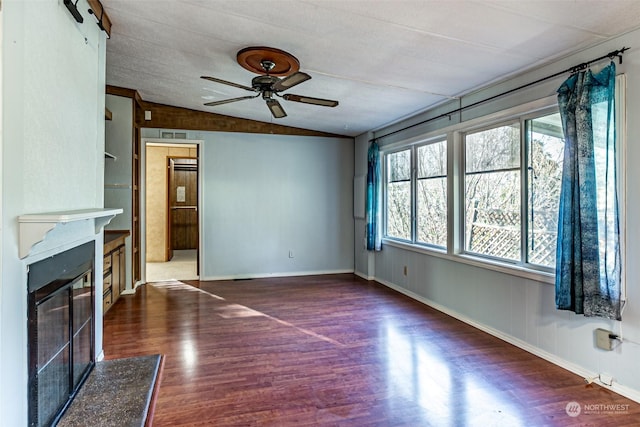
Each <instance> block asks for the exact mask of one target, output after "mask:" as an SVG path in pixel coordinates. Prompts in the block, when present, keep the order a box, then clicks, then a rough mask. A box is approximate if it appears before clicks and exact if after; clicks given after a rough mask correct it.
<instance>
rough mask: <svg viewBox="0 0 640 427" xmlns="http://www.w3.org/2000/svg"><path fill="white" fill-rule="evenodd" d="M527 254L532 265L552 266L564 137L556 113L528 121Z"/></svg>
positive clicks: (553, 265)
mask: <svg viewBox="0 0 640 427" xmlns="http://www.w3.org/2000/svg"><path fill="white" fill-rule="evenodd" d="M528 129H529V134H528V138H527V143H528V146H529V147H528V149H529V167H528V170H529V176H528V180H529V201H528V214H527V216H528V230H529V231H528V234H529V235H528V244H527V248H528V256H527V261H528V262H529V263H532V264H538V265H543V266H546V267H555V264H556V242H557V233H558V205H559V201H560V188H561V186H562V164H563V158H564V139H563V135H562V122H561V119H560V114H559V113H556V114H551V115H548V116H544V117H539V118H537V119H534V120H531V121H529V123H528Z"/></svg>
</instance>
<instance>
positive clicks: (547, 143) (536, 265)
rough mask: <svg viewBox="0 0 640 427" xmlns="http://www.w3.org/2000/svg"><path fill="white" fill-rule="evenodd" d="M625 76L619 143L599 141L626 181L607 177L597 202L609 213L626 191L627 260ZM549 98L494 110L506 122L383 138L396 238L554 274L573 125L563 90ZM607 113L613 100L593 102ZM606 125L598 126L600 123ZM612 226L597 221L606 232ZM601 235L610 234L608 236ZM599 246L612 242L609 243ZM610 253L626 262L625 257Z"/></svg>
mask: <svg viewBox="0 0 640 427" xmlns="http://www.w3.org/2000/svg"><path fill="white" fill-rule="evenodd" d="M616 79H617V81H616V108H615V114H616V123H617V126H618V127H617V128H616V136H617V140H618V148H617V150H613V149H611V148H610V147H607V146H605V145H598V144H596V146H595V151H596V153H595V159H596V164H595V168H596V171H595V172H596V176H597V177H599V178H598V182H599V183H603V182H605V180H602V179H600V178H602V176H603V174H604V172H603V171H604V170H605V165H606V164H609V165H610V166H611V164H612V163H615V168H616V169H617V170H616V172H615V173H616V174H617V177H618V178H617V179H618V182H617V185H618V188H617V189H614V188H607V187H606V185H604V184H602V185H600V186H599V188H598V189H597V202H598V210H599V216H604V211H605V209H604V208H605V206H606V204H610V203H613V202H614V201H615V200H616V197H617V198H618V208H619V218H620V220H619V221H620V225H619V227H620V246H621V248H622V250H621V251H622V253H621V257H622V265H624V256H625V252H624V246H625V241H624V238H625V210H624V205H625V204H624V202H623V201H621V200H620V197H624V195H625V193H626V191H625V185H626V183H625V168H626V166H625V164H624V160H625V156H624V155H623V154H621V153H623V152H624V150H625V136H626V132H625V129H626V125H625V122H624V120H625V112H624V105H625V100H624V94H625V86H626V85H625V80H624V76H618V77H617V78H616ZM545 101H548V102H549V103H548V104H547V106H546V107H543V109H540V107H541V106H542V105H541V103H539V102H537V101H536V102H534V103H531V104H528V105H523V106H519V107H514V108H513V109H511V110H509V111H506V112H505V114H503V115H501V118H498V116H493V117H494V118H496V120H499V122H495V121H494V122H492V123H484V124H483V123H482V119H481V118H479V119H473V121H472V122H468V123H471V124H467V123H462V124H458V125H453V126H451V127H450V128H449V129H450V130H449V133H448V134H447V137H446V138H447V139H445V137H444V136H436V137H434V138H431V140H429V141H428V142H425V140H423V141H422V142H418V143H408V144H407V145H405V146H401V145H394V146H393V148H392V149H385V147H384V146H383V147H382V150H381V153H382V155H383V156H384V167H385V171H384V174H383V176H385V177H386V179H385V186H384V188H383V193H384V230H385V232H384V238H385V239H386V240H387V242H388V243H391V244H396V245H400V246H407V245H411V247H412V248H414V249H415V248H417V249H418V250H421V249H434V248H435V249H441V250H440V251H438V252H439V253H434V255H436V256H442V257H446V258H449V259H455V260H457V261H460V262H465V263H470V264H473V265H479V264H481V263H484V264H485V265H486V266H487V267H488V268H491V269H497V270H500V271H514V272H515V274H517V275H522V276H525V277H535V278H540V279H541V280H544V281H550V280H551V279H550V277H551V276H550V275H549V274H548V273H553V272H554V271H555V268H556V247H557V234H558V216H559V201H560V190H561V187H562V169H563V164H564V134H563V130H562V120H561V118H560V113H559V112H558V108H557V107H554V106H552V104H554V103H555V102H556V99H555V97H554V98H553V99H552V98H549V99H548V100H545ZM543 102H544V101H543ZM533 109H535V110H533ZM532 111H534V112H532ZM607 113H608V111H607V108H606V105H605V104H602V105H600V104H595V105H594V106H593V109H592V116H593V118H594V119H595V120H596V121H597V118H598V116H599V115H603V114H607ZM464 126H467V128H466V129H465V128H464ZM470 126H474V127H473V128H471V127H470ZM606 131H607V130H606V129H595V132H596V133H603V132H606ZM440 135H442V133H441V134H440ZM427 137H428V138H429V136H427ZM595 140H596V141H603V140H604V138H595ZM451 147H453V148H454V149H453V150H452V149H451ZM450 168H453V169H450ZM610 169H612V168H611V167H610ZM599 221H601V219H599ZM602 221H604V219H602ZM604 230H605V228H604V227H602V228H600V227H599V228H598V232H599V233H604ZM600 240H601V241H602V242H604V241H605V236H604V235H603V236H601V238H600ZM442 249H443V250H444V251H445V252H444V253H443V251H442ZM600 249H601V250H603V251H604V250H609V249H611V248H607V247H606V244H602V245H601V247H600ZM458 255H464V256H458ZM608 261H609V262H617V258H613V257H609V260H608ZM604 268H605V265H601V270H602V269H604ZM533 270H537V271H538V272H539V273H536V272H535V271H533ZM516 271H519V272H516ZM622 274H623V275H624V270H623V271H622ZM622 281H623V283H624V281H625V280H624V277H623V279H622ZM623 298H624V286H623Z"/></svg>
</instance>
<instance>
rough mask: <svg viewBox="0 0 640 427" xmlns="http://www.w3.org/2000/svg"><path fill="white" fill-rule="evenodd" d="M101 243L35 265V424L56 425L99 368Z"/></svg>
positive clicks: (31, 304)
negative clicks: (98, 264)
mask: <svg viewBox="0 0 640 427" xmlns="http://www.w3.org/2000/svg"><path fill="white" fill-rule="evenodd" d="M94 259H95V242H94V241H90V242H88V243H85V244H83V245H80V246H76V247H75V248H73V249H69V250H67V251H65V252H61V253H58V254H56V255H54V256H52V257H49V258H46V259H44V260H42V261H39V262H36V263H33V264H31V265H29V270H28V279H27V286H28V319H27V320H28V355H29V356H28V357H29V359H28V363H29V367H28V378H29V386H28V393H29V425H30V426H49V425H55V423H57V422H58V420H59V418H60V416H61V415H62V413H63V412H64V410H65V409H66V408H67V407H68V405H69V404H70V403H71V400H72V399H73V397H74V396H75V394H76V393H77V391H78V389H79V388H80V386H81V385H82V383H83V382H84V380H85V379H86V377H87V376H88V375H89V372H90V371H91V369H92V368H93V366H94V365H95V349H94V334H95V321H94V319H95V303H94V293H95V280H94V279H95V277H94V271H95V269H94Z"/></svg>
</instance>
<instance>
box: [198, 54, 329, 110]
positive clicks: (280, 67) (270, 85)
mask: <svg viewBox="0 0 640 427" xmlns="http://www.w3.org/2000/svg"><path fill="white" fill-rule="evenodd" d="M237 61H238V63H239V64H240V65H241V66H242V67H244V68H245V69H247V70H249V71H251V72H254V73H256V74H260V75H259V76H257V77H254V78H253V79H252V80H251V87H249V86H245V85H241V84H238V83H234V82H230V81H227V80H222V79H218V78H216V77H209V76H201V78H203V79H205V80H209V81H212V82H215V83H222V84H225V85H228V86H233V87H237V88H240V89H244V90H247V91H249V92H254V93H255V95H248V96H241V97H238V98H230V99H223V100H221V101H213V102H207V103H205V104H204V105H206V106H208V107H213V106H216V105H222V104H228V103H230V102H236V101H243V100H245V99H253V98H257V97H258V96H262V99H264V100H265V102H266V104H267V107H268V108H269V110H270V111H271V114H272V115H273V117H275V118H276V119H279V118H282V117H286V116H287V113H286V112H285V111H284V108H282V105H280V102H278V100H277V99H275V98H274V96H277V97H279V98H282V99H284V100H285V101H293V102H301V103H303V104H312V105H320V106H323V107H335V106H337V105H338V101H333V100H330V99H321V98H313V97H310V96H304V95H294V94H291V93H287V94H284V95H280V92H284V91H285V90H287V89H290V88H292V87H294V86H296V85H299V84H300V83H303V82H305V81H307V80H309V79H310V78H311V76H310V75H309V74H307V73H303V72H301V71H298V70H299V69H300V63H299V62H298V60H297V59H296V58H295V57H294V56H293V55H291V54H290V53H287V52H285V51H283V50H280V49H275V48H270V47H248V48H245V49H242V50H241V51H239V52H238V55H237ZM278 76H284V77H282V78H281V77H278Z"/></svg>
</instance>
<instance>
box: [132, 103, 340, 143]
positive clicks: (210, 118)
mask: <svg viewBox="0 0 640 427" xmlns="http://www.w3.org/2000/svg"><path fill="white" fill-rule="evenodd" d="M142 107H143V110H146V111H151V120H144V113H143V114H142V117H138V116H136V124H137V125H138V126H140V127H146V128H162V129H185V130H202V131H217V132H242V133H264V134H278V135H299V136H321V137H329V138H350V137H348V136H344V135H337V134H333V133H327V132H320V131H315V130H310V129H302V128H296V127H291V126H282V125H276V124H273V123H267V122H259V121H255V120H249V119H240V118H237V117H231V116H225V115H222V114H216V113H208V112H204V111H197V110H191V109H188V108H181V107H172V106H170V105H164V104H156V103H154V102H147V101H143V104H142Z"/></svg>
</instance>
